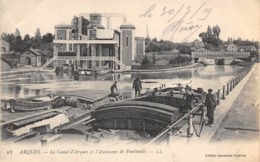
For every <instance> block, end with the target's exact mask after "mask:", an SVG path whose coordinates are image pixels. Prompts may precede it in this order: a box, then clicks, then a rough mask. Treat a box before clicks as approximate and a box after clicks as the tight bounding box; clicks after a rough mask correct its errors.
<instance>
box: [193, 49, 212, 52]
mask: <svg viewBox="0 0 260 162" xmlns="http://www.w3.org/2000/svg"><path fill="white" fill-rule="evenodd" d="M206 51H209V50H206V49H205V48H198V49H196V50H195V52H206Z"/></svg>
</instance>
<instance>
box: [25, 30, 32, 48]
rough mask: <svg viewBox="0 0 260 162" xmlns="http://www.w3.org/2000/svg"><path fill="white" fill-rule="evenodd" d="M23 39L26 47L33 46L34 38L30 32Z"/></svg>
mask: <svg viewBox="0 0 260 162" xmlns="http://www.w3.org/2000/svg"><path fill="white" fill-rule="evenodd" d="M23 41H24V45H25V48H26V49H28V48H30V47H32V40H31V38H30V35H29V34H26V35H25V36H24V38H23Z"/></svg>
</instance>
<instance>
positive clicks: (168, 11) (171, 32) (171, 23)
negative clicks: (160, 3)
mask: <svg viewBox="0 0 260 162" xmlns="http://www.w3.org/2000/svg"><path fill="white" fill-rule="evenodd" d="M205 4H206V3H205V2H204V3H203V4H202V5H200V7H199V8H197V9H196V10H195V12H193V14H192V12H191V7H190V6H185V5H184V4H183V5H182V6H181V7H180V8H179V9H178V10H175V9H174V8H167V7H163V8H162V10H161V14H160V16H161V17H170V18H169V19H168V21H167V25H166V27H165V28H164V29H163V32H162V36H163V37H166V36H170V40H172V39H173V37H174V36H175V34H176V33H177V32H178V33H184V32H186V33H187V36H186V37H185V38H184V39H183V40H182V42H185V41H187V40H188V38H190V37H191V36H192V35H193V34H195V33H196V32H197V31H198V30H199V29H200V28H201V27H202V25H201V23H200V22H202V21H205V20H206V19H207V18H208V16H209V15H210V13H211V11H212V8H206V7H205ZM185 8H186V9H185ZM156 9H158V7H157V4H152V5H151V6H150V7H149V8H148V9H147V10H146V11H145V12H144V13H143V14H141V15H140V17H143V18H152V17H153V16H154V15H155V14H156ZM183 12H184V13H183ZM191 14H192V15H191ZM189 15H190V17H189ZM178 16H179V17H180V18H179V19H177V18H176V17H178ZM176 19H177V20H176Z"/></svg>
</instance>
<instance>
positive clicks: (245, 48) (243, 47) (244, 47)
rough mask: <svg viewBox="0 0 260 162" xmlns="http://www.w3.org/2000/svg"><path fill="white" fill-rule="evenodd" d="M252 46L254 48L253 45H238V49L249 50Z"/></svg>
mask: <svg viewBox="0 0 260 162" xmlns="http://www.w3.org/2000/svg"><path fill="white" fill-rule="evenodd" d="M252 48H255V49H256V47H255V46H253V45H247V46H238V50H241V49H244V50H245V51H251V49H252Z"/></svg>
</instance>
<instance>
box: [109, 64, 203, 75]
mask: <svg viewBox="0 0 260 162" xmlns="http://www.w3.org/2000/svg"><path fill="white" fill-rule="evenodd" d="M200 65H201V66H204V65H203V64H201V63H195V64H192V65H187V66H180V67H174V68H167V69H152V70H143V69H142V70H141V69H140V70H137V69H136V70H114V71H113V72H114V73H129V72H166V71H174V70H181V69H189V68H194V67H198V66H200Z"/></svg>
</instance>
